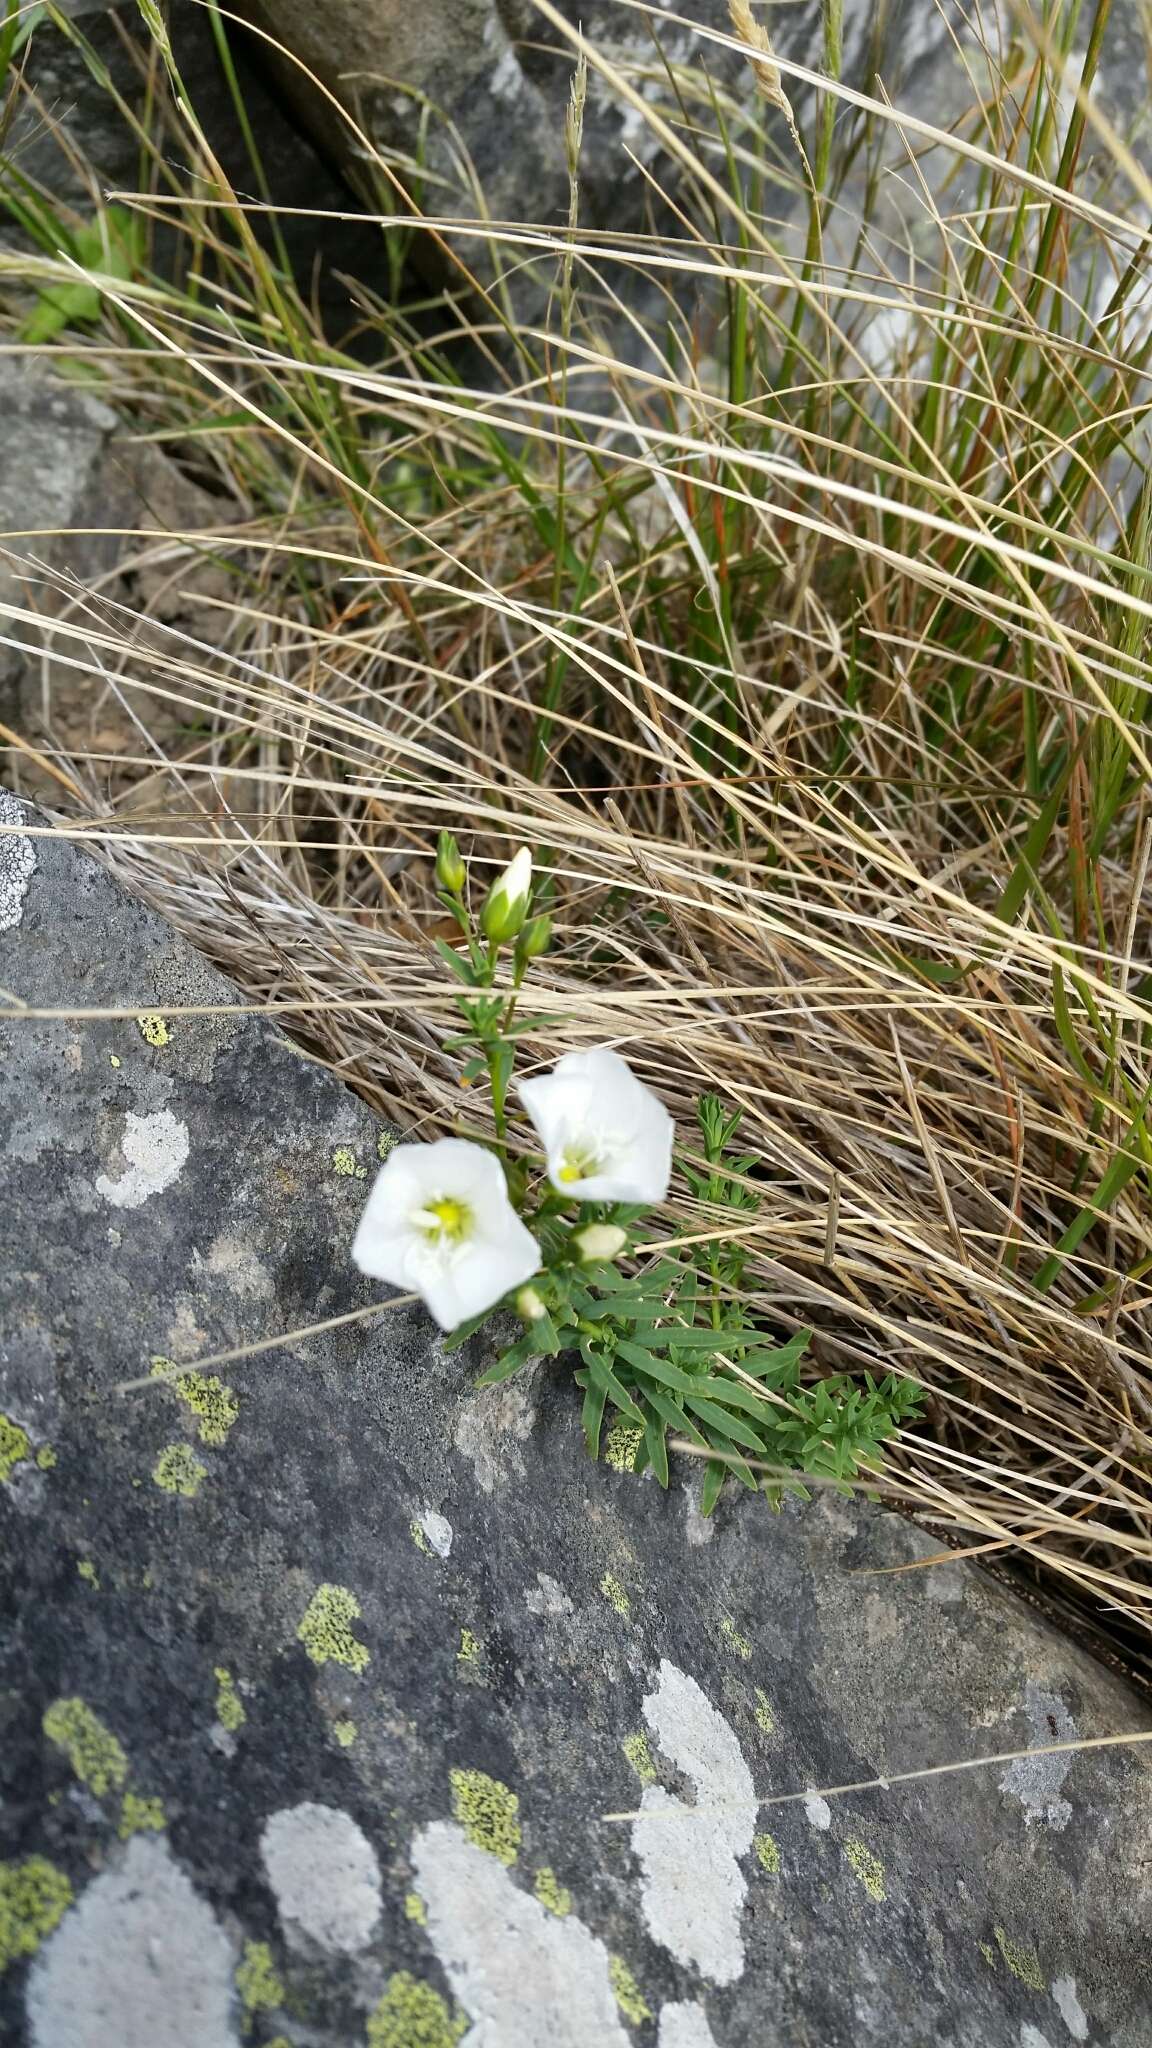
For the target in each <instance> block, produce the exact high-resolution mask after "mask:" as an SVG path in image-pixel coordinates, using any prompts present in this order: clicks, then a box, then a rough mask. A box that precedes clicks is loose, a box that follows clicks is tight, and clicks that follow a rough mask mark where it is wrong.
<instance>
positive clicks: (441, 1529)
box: [413, 1508, 453, 1557]
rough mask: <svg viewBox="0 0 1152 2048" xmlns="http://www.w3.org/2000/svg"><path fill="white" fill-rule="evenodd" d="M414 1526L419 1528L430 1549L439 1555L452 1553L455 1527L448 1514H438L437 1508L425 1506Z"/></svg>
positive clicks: (446, 1555) (444, 1555)
mask: <svg viewBox="0 0 1152 2048" xmlns="http://www.w3.org/2000/svg"><path fill="white" fill-rule="evenodd" d="M413 1527H414V1528H416V1529H419V1531H420V1534H421V1535H422V1536H423V1538H424V1541H425V1543H426V1544H427V1545H428V1548H429V1550H434V1551H435V1552H436V1555H437V1557H448V1556H449V1555H450V1554H451V1550H452V1536H453V1529H452V1524H451V1522H450V1521H449V1520H448V1517H447V1516H446V1515H438V1514H437V1513H436V1510H435V1508H423V1509H422V1510H421V1512H420V1513H419V1514H418V1515H417V1516H416V1519H415V1522H414V1524H413Z"/></svg>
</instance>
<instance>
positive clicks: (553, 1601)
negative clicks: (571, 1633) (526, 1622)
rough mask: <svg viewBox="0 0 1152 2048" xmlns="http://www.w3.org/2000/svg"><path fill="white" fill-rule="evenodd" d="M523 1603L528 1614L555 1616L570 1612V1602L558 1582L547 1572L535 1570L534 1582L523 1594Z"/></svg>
mask: <svg viewBox="0 0 1152 2048" xmlns="http://www.w3.org/2000/svg"><path fill="white" fill-rule="evenodd" d="M524 1605H525V1607H526V1608H527V1609H528V1612H529V1614H550V1615H552V1616H554V1617H555V1616H557V1615H561V1614H571V1612H572V1602H571V1600H570V1599H569V1598H568V1595H567V1593H566V1592H565V1591H564V1588H563V1586H562V1585H561V1584H560V1581H559V1579H554V1578H552V1576H551V1574H550V1573H548V1572H537V1574H536V1584H535V1585H534V1586H529V1588H528V1591H527V1592H526V1593H525V1595H524Z"/></svg>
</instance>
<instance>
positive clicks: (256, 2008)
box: [236, 1941, 284, 2033]
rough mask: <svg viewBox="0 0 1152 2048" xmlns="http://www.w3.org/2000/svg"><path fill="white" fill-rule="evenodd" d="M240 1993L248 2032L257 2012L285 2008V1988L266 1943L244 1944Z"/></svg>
mask: <svg viewBox="0 0 1152 2048" xmlns="http://www.w3.org/2000/svg"><path fill="white" fill-rule="evenodd" d="M236 1990H237V1994H238V1996H239V1999H240V2003H241V2005H242V2006H243V2008H244V2031H245V2033H247V2032H248V2030H249V2028H250V2026H251V2024H252V2016H253V2014H254V2013H257V2012H272V2011H273V2010H274V2009H275V2008H276V2007H277V2006H280V2005H283V2003H284V1985H283V1983H282V1981H281V1979H280V1976H279V1973H278V1971H277V1969H276V1965H275V1963H274V1962H273V1960H272V1951H271V1949H270V1948H269V1946H268V1943H267V1942H266V1941H246V1942H245V1943H244V1954H243V1956H242V1958H241V1960H240V1961H239V1962H238V1963H237V1965H236Z"/></svg>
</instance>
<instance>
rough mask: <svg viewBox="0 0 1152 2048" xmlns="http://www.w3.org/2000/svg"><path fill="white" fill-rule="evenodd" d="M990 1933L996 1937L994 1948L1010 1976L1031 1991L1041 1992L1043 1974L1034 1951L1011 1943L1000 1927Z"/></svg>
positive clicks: (1016, 1943) (1013, 1942)
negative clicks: (1010, 1973) (1016, 1978)
mask: <svg viewBox="0 0 1152 2048" xmlns="http://www.w3.org/2000/svg"><path fill="white" fill-rule="evenodd" d="M992 1932H993V1934H994V1935H995V1937H996V1946H997V1948H998V1949H999V1951H1000V1953H1001V1955H1002V1956H1003V1958H1004V1961H1005V1962H1006V1963H1007V1965H1008V1968H1009V1969H1010V1970H1011V1972H1012V1975H1013V1976H1014V1977H1019V1979H1020V1982H1021V1983H1022V1984H1027V1985H1028V1987H1029V1989H1030V1990H1031V1991H1043V1989H1044V1972H1043V1971H1042V1970H1041V1968H1040V1958H1039V1956H1038V1955H1037V1953H1036V1951H1035V1949H1034V1948H1025V1947H1024V1946H1023V1945H1022V1944H1021V1943H1020V1942H1017V1941H1013V1940H1012V1939H1011V1937H1010V1936H1009V1935H1007V1934H1005V1932H1004V1929H1003V1928H1002V1927H994V1928H993V1929H992Z"/></svg>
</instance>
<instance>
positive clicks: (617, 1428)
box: [604, 1422, 644, 1472]
mask: <svg viewBox="0 0 1152 2048" xmlns="http://www.w3.org/2000/svg"><path fill="white" fill-rule="evenodd" d="M643 1438H644V1431H643V1430H642V1429H637V1427H636V1425H635V1423H633V1422H614V1423H613V1424H612V1427H611V1429H610V1430H609V1431H608V1434H607V1436H606V1437H605V1439H604V1463H605V1464H606V1465H611V1467H612V1470H613V1471H614V1472H634V1471H635V1470H636V1453H637V1451H638V1450H639V1449H640V1445H641V1443H642V1441H643Z"/></svg>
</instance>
